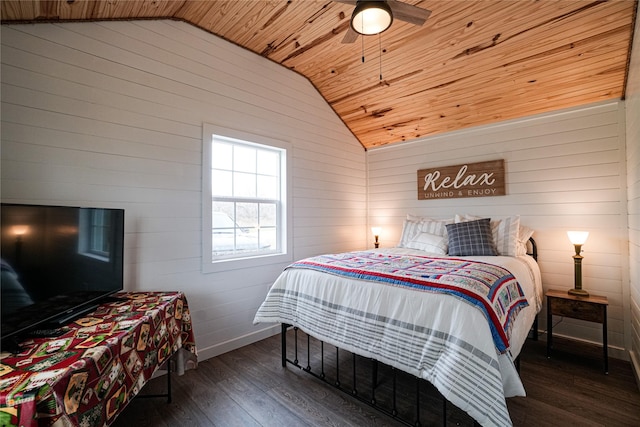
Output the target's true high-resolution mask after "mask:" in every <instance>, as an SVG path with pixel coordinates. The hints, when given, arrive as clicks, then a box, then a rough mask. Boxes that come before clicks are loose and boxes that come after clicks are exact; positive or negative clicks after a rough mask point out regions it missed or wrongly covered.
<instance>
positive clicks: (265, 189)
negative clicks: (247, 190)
mask: <svg viewBox="0 0 640 427" xmlns="http://www.w3.org/2000/svg"><path fill="white" fill-rule="evenodd" d="M278 181H279V180H278V178H276V177H274V176H265V175H259V176H258V182H257V185H258V189H257V195H258V197H260V198H261V199H274V200H276V199H279V198H280V197H279V193H280V187H279V186H278Z"/></svg>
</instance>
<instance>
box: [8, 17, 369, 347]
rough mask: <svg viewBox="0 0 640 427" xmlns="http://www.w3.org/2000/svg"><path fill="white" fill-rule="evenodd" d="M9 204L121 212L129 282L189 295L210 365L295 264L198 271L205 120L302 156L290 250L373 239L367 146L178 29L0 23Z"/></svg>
mask: <svg viewBox="0 0 640 427" xmlns="http://www.w3.org/2000/svg"><path fill="white" fill-rule="evenodd" d="M1 31H2V33H1V35H2V37H1V41H2V52H1V55H2V151H1V153H2V163H1V167H2V171H1V178H2V188H1V191H2V200H3V201H6V202H19V203H42V204H63V205H85V206H86V205H93V206H104V207H118V208H124V209H125V211H126V214H125V215H126V221H125V222H126V224H125V244H126V248H125V257H126V260H125V288H126V289H127V290H182V291H184V292H186V295H187V298H188V301H189V303H190V306H191V310H192V316H193V318H194V329H195V334H196V340H197V345H198V347H199V349H200V356H201V358H207V357H211V356H214V355H216V354H219V353H222V352H224V351H227V350H230V349H233V348H236V347H240V346H242V345H244V344H246V343H248V342H251V341H254V340H256V339H258V338H260V337H262V336H266V335H268V334H271V333H272V332H273V330H274V329H273V328H272V327H270V326H271V325H259V326H254V325H252V321H253V316H254V314H255V311H256V309H257V307H258V305H259V304H260V303H261V302H262V300H263V298H264V296H265V295H266V291H267V289H268V288H269V286H270V285H271V284H272V282H273V281H274V280H275V278H276V277H277V275H278V274H279V273H280V271H282V269H283V267H284V265H278V264H276V265H269V266H264V267H260V268H252V269H244V270H242V271H227V272H223V273H215V274H202V273H201V264H200V261H201V258H200V252H201V233H202V232H203V231H202V226H201V218H200V216H201V214H200V213H201V208H200V206H201V191H200V190H201V148H202V147H201V146H202V144H201V135H202V123H203V122H209V123H213V124H218V125H222V126H226V127H231V128H234V127H235V128H239V129H242V130H245V131H249V132H252V133H260V134H264V135H266V136H269V137H272V138H279V139H283V140H285V141H288V142H290V143H291V144H292V147H293V148H292V149H293V177H292V179H293V200H292V203H293V219H292V220H293V224H294V247H293V251H294V253H293V256H294V257H295V258H301V257H305V256H309V255H315V254H318V253H322V252H334V251H346V250H352V249H360V248H362V247H363V246H364V245H365V244H366V241H365V239H366V231H365V226H364V224H365V223H366V170H365V152H364V150H363V148H362V146H361V145H360V144H359V143H358V141H357V140H356V139H355V138H354V137H353V135H352V134H351V133H350V132H349V130H348V129H347V128H346V127H345V126H344V124H343V123H342V122H341V121H340V119H339V118H338V117H337V116H336V115H335V113H334V112H333V110H331V108H330V107H329V106H328V105H327V104H326V102H324V100H323V99H322V98H321V96H320V95H319V94H318V93H317V91H316V90H315V89H314V88H313V87H312V86H311V85H310V84H309V82H308V81H307V80H305V79H304V78H302V77H301V76H299V75H298V74H296V73H293V72H290V71H288V70H286V69H285V68H283V67H280V66H278V65H276V64H274V63H272V62H271V61H268V60H266V59H264V58H262V57H260V56H259V55H255V54H253V53H250V52H249V51H247V50H244V49H242V48H239V47H237V46H236V45H233V44H231V43H228V42H226V41H224V40H222V39H219V38H217V37H215V36H212V35H211V34H209V33H206V32H204V31H202V30H200V29H197V28H196V27H193V26H191V25H188V24H185V23H181V22H175V21H131V22H96V23H67V24H39V25H3V26H2V28H1Z"/></svg>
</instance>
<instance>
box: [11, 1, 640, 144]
mask: <svg viewBox="0 0 640 427" xmlns="http://www.w3.org/2000/svg"><path fill="white" fill-rule="evenodd" d="M404 2H405V3H409V4H412V5H417V6H418V7H421V8H424V9H428V10H430V11H432V14H431V16H430V17H429V19H428V20H427V22H426V23H425V24H424V25H423V26H416V25H412V24H409V23H406V22H403V21H400V20H398V19H396V20H394V22H393V24H392V26H391V28H390V29H389V30H387V31H386V32H384V33H382V35H380V36H379V37H378V36H368V37H366V38H363V37H360V38H359V39H358V40H357V41H356V42H355V43H352V44H344V43H342V39H343V37H344V35H345V33H346V31H347V28H348V26H349V19H350V16H351V12H352V10H353V5H349V4H345V3H342V2H333V1H330V0H229V1H222V0H211V1H202V0H199V1H189V0H142V1H136V0H46V1H45V0H17V1H11V0H3V1H2V6H1V13H2V22H3V23H4V24H10V23H17V22H21V23H22V22H52V21H53V22H59V21H83V20H91V21H95V20H107V19H139V18H140V19H166V18H170V19H177V20H183V21H186V22H189V23H191V24H193V25H195V26H197V27H200V28H202V29H204V30H206V31H208V32H211V33H213V34H215V35H218V36H220V37H223V38H224V39H227V40H229V41H231V42H233V43H236V44H238V45H240V46H243V47H245V48H247V49H249V50H251V51H253V52H255V53H257V54H259V55H262V56H264V57H266V58H269V59H270V60H272V61H275V62H277V63H279V64H282V65H283V66H285V67H287V68H290V69H292V70H294V71H296V72H298V73H300V74H302V75H304V76H305V77H307V78H308V79H309V80H310V81H311V83H312V84H313V85H314V86H315V87H316V88H317V89H318V91H319V92H320V94H322V96H323V97H324V98H325V100H326V101H327V102H328V103H329V105H331V107H332V108H333V109H334V110H335V111H336V113H337V114H338V115H339V116H340V117H341V118H342V120H343V121H344V123H345V124H346V125H347V126H348V127H349V128H350V129H351V131H352V132H353V134H354V135H355V136H356V137H357V138H358V140H360V142H361V143H362V145H363V146H364V147H365V148H371V147H375V146H380V145H385V144H391V143H396V142H401V141H408V140H412V139H415V138H418V137H422V136H427V135H435V134H439V133H442V132H448V131H453V130H457V129H463V128H467V127H471V126H477V125H482V124H488V123H493V122H497V121H502V120H507V119H514V118H519V117H523V116H527V115H531V114H537V113H543V112H548V111H552V110H558V109H562V108H567V107H572V106H576V105H581V104H587V103H592V102H596V101H602V100H608V99H617V98H621V97H623V96H624V86H625V78H626V73H627V61H628V59H629V53H630V48H631V46H630V40H631V39H632V31H633V23H634V17H635V9H636V7H637V1H635V0H610V1H593V0H519V1H513V0H508V1H499V0H424V1H417V0H406V1H404ZM363 42H364V57H365V62H364V63H363V62H362V59H361V58H362V56H363ZM381 73H382V79H380V74H381Z"/></svg>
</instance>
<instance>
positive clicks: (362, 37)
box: [360, 35, 364, 64]
mask: <svg viewBox="0 0 640 427" xmlns="http://www.w3.org/2000/svg"><path fill="white" fill-rule="evenodd" d="M360 38H361V39H362V63H363V64H364V35H362V36H360Z"/></svg>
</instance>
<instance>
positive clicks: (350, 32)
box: [342, 26, 360, 43]
mask: <svg viewBox="0 0 640 427" xmlns="http://www.w3.org/2000/svg"><path fill="white" fill-rule="evenodd" d="M359 35H360V34H358V33H357V32H355V31H354V29H353V28H351V26H349V28H347V33H346V34H345V35H344V38H343V39H342V43H353V42H355V41H356V40H358V36H359Z"/></svg>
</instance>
